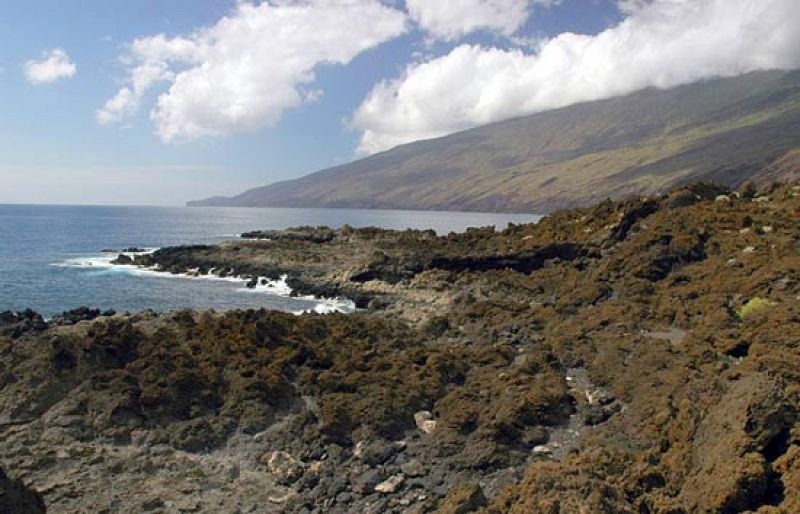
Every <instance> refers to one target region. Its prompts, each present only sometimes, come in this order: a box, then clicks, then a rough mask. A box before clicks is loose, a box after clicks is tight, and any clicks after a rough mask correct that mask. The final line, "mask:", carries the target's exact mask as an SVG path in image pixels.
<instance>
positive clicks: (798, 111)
mask: <svg viewBox="0 0 800 514" xmlns="http://www.w3.org/2000/svg"><path fill="white" fill-rule="evenodd" d="M798 149H800V72H798V71H791V72H782V71H768V72H753V73H749V74H746V75H742V76H739V77H734V78H725V79H714V80H709V81H704V82H698V83H693V84H689V85H684V86H680V87H677V88H671V89H663V90H661V89H655V88H648V89H645V90H641V91H638V92H635V93H632V94H630V95H625V96H621V97H615V98H611V99H605V100H598V101H594V102H585V103H580V104H575V105H571V106H568V107H563V108H560V109H555V110H551V111H546V112H542V113H537V114H533V115H529V116H523V117H518V118H514V119H510V120H506V121H501V122H496V123H492V124H489V125H485V126H482V127H477V128H473V129H469V130H466V131H463V132H458V133H455V134H450V135H447V136H443V137H441V138H437V139H430V140H424V141H418V142H413V143H408V144H405V145H401V146H398V147H395V148H393V149H391V150H387V151H385V152H381V153H379V154H375V155H372V156H369V157H366V158H364V159H361V160H357V161H354V162H351V163H348V164H344V165H339V166H335V167H332V168H327V169H324V170H321V171H318V172H316V173H312V174H310V175H306V176H304V177H300V178H298V179H293V180H287V181H282V182H276V183H273V184H269V185H266V186H262V187H258V188H255V189H251V190H249V191H246V192H244V193H242V194H240V195H237V196H234V197H213V198H209V199H206V200H201V201H196V202H188V203H187V205H189V206H246V207H303V208H308V207H349V208H384V209H416V210H465V211H505V212H549V211H552V210H556V209H561V208H568V207H576V206H581V205H586V204H590V203H592V202H595V201H597V200H598V199H603V198H606V197H610V198H620V197H625V196H631V195H637V194H655V193H660V192H663V191H665V190H668V189H669V188H671V187H674V186H675V185H678V184H681V183H684V182H687V181H691V180H712V181H715V182H720V183H722V184H724V185H727V186H737V185H739V184H740V183H741V182H743V181H745V180H747V179H751V178H752V179H756V180H758V179H761V178H764V177H765V175H764V174H765V173H766V172H763V171H762V170H765V169H769V170H770V171H769V177H770V178H771V179H780V178H782V177H784V176H785V174H786V173H790V174H791V173H794V171H792V170H794V169H796V167H791V166H790V167H789V168H788V170H783V171H781V172H779V171H777V170H779V169H781V168H780V167H779V166H778V167H777V168H776V165H777V163H780V162H796V161H797V159H796V158H793V157H792V156H795V155H796V152H797V151H798Z"/></svg>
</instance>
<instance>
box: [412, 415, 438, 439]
mask: <svg viewBox="0 0 800 514" xmlns="http://www.w3.org/2000/svg"><path fill="white" fill-rule="evenodd" d="M414 423H416V425H417V428H419V429H420V430H422V431H423V432H425V433H426V434H430V433H433V431H434V430H436V421H435V420H434V419H433V414H431V413H430V411H427V410H421V411H419V412H417V413H416V414H414Z"/></svg>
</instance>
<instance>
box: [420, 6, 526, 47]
mask: <svg viewBox="0 0 800 514" xmlns="http://www.w3.org/2000/svg"><path fill="white" fill-rule="evenodd" d="M406 8H407V9H408V13H409V15H410V16H411V18H412V19H413V20H414V21H415V22H417V24H418V25H419V26H420V28H422V29H423V30H424V31H426V32H427V33H428V34H429V35H430V36H431V37H433V38H436V39H443V40H448V41H452V40H455V39H458V38H460V37H462V36H464V35H466V34H469V33H470V32H473V31H475V30H479V29H485V30H491V31H494V32H498V33H502V34H504V35H507V36H510V35H512V34H513V33H514V32H516V31H517V30H518V29H519V28H520V27H521V26H522V25H523V24H524V23H525V20H527V19H528V15H529V11H528V9H529V2H528V0H448V1H447V2H441V1H438V2H437V1H434V2H431V1H430V0H406Z"/></svg>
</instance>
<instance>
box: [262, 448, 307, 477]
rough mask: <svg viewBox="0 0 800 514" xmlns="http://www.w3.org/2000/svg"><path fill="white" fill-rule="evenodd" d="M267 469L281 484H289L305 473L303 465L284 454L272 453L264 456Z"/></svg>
mask: <svg viewBox="0 0 800 514" xmlns="http://www.w3.org/2000/svg"><path fill="white" fill-rule="evenodd" d="M262 460H266V461H267V462H266V464H267V469H268V470H269V472H270V474H272V476H274V477H275V479H276V480H277V481H278V482H280V483H282V484H290V483H293V482H295V481H296V480H297V479H299V478H300V477H301V476H302V475H303V472H304V471H305V464H303V463H302V462H300V461H299V460H297V459H295V458H294V457H292V456H291V455H289V454H288V453H286V452H272V453H269V454H266V455H264V457H262Z"/></svg>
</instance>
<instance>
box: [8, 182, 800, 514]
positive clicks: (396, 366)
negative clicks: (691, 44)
mask: <svg viewBox="0 0 800 514" xmlns="http://www.w3.org/2000/svg"><path fill="white" fill-rule="evenodd" d="M754 187H755V186H754ZM720 196H725V198H724V199H719V197H720ZM798 213H800V188H797V187H794V186H783V187H774V188H773V187H770V188H767V189H760V190H759V189H756V190H755V191H753V192H752V194H750V193H748V194H747V195H743V194H741V193H738V192H734V191H727V190H724V191H722V192H721V191H720V190H719V189H717V188H714V187H712V186H705V185H693V186H687V187H685V188H681V189H679V190H676V191H673V192H672V193H670V194H669V195H665V196H663V197H658V198H649V199H632V200H628V201H624V202H610V201H609V202H602V203H600V204H598V205H596V206H594V207H591V208H586V209H580V210H573V211H563V212H559V213H555V214H553V215H551V216H549V217H548V218H545V219H544V220H542V222H541V223H539V224H537V225H520V226H510V227H508V228H507V229H505V230H502V231H496V230H495V229H494V228H487V229H476V230H470V231H467V232H466V233H463V234H450V235H447V236H443V237H436V236H435V235H434V234H431V233H430V232H427V231H403V232H394V231H384V230H379V229H352V228H349V227H346V228H344V229H340V230H331V229H316V228H314V229H304V228H299V229H294V231H295V232H296V234H295V235H292V236H287V237H286V238H281V237H270V238H269V239H268V240H267V239H260V240H251V241H236V242H232V243H226V244H223V245H219V246H196V247H183V248H168V249H163V250H160V251H158V252H155V253H153V254H152V255H143V256H138V257H137V258H136V259H137V262H138V263H139V264H141V265H148V266H159V267H160V268H161V269H163V270H165V272H169V271H174V272H183V271H186V270H188V269H197V270H202V272H204V273H210V272H214V273H235V274H238V275H244V276H268V273H271V272H274V273H288V274H289V275H290V278H289V282H290V283H292V280H296V281H297V283H298V284H301V285H302V284H307V285H308V287H315V288H318V290H327V291H339V292H342V291H349V292H352V293H354V294H359V295H363V297H365V298H366V297H368V298H371V301H370V302H367V303H368V305H369V308H368V309H365V310H363V311H361V312H357V313H355V314H352V315H330V316H318V315H312V314H309V315H303V316H294V315H291V314H286V313H279V312H268V311H264V310H258V311H229V312H191V311H179V312H173V313H162V314H157V313H152V312H142V313H138V314H115V313H111V312H108V313H101V312H98V311H95V310H92V309H79V310H76V311H72V312H70V313H65V314H64V315H63V316H59V317H55V318H54V319H53V320H51V321H50V322H47V323H46V322H44V321H43V320H42V319H41V317H39V316H38V315H37V314H35V313H32V312H26V313H5V314H0V460H2V466H3V467H4V468H5V469H10V470H13V471H14V473H15V477H19V478H21V479H23V480H24V481H25V483H26V484H29V486H30V487H32V488H34V489H36V490H37V491H40V493H41V495H42V497H43V498H44V499H45V500H46V501H47V504H48V507H49V510H50V511H51V512H84V511H89V512H100V511H103V510H106V511H111V512H116V511H121V512H141V511H152V512H215V513H216V512H231V513H233V512H252V511H255V512H314V511H319V512H395V513H400V512H436V511H437V509H438V511H439V512H489V513H501V512H503V513H505V512H516V513H527V512H548V513H549V512H553V513H565V514H566V513H573V512H614V513H616V512H638V513H642V512H647V513H673V514H675V513H694V512H741V511H754V512H759V513H761V514H772V513H777V512H795V511H797V506H798V504H800V503H799V502H800V489H798V487H797V484H798V476H800V422H799V421H798V420H799V419H800V416H798V413H799V412H800V387H798V384H800V354H798V348H797V341H798V340H800V329H798V326H800V325H799V324H798V322H797V321H798V319H800V310H799V309H800V303H798V298H799V297H800V273H799V272H798V270H800V251H799V250H798V242H800V220H798ZM764 227H770V230H765V229H764ZM304 233H309V234H311V236H309V237H306V236H304V235H302V234H304ZM298 234H300V235H298ZM319 234H328V235H330V234H332V237H330V238H329V237H328V236H327V235H326V236H325V237H324V238H323V239H324V241H323V240H317V239H316V237H317V235H319ZM743 249H750V250H749V251H747V252H744V251H743ZM434 263H437V265H435V266H434V265H433V264H434ZM198 273H200V271H198ZM362 273H372V275H371V276H369V277H365V276H363V275H359V274H362ZM292 275H294V277H292Z"/></svg>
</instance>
